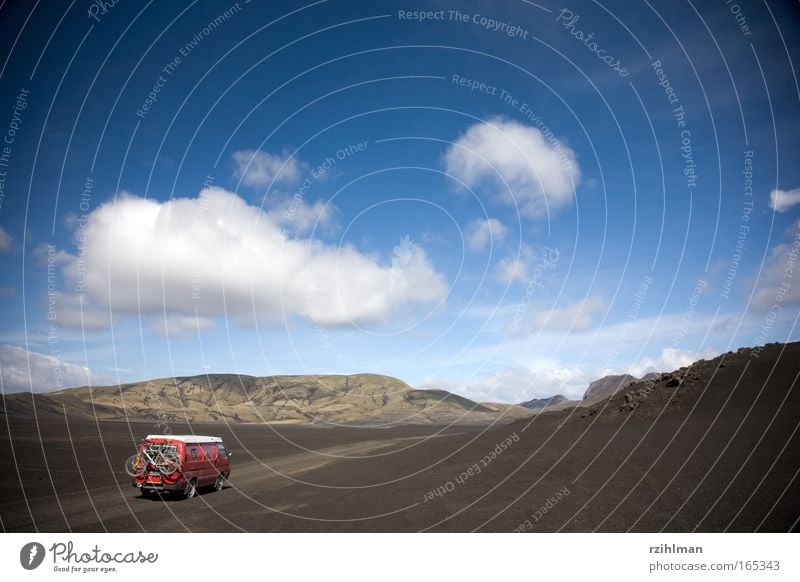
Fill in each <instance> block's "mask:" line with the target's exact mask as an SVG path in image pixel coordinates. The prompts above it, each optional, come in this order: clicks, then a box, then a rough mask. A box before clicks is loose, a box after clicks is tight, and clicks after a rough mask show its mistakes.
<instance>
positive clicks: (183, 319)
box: [150, 314, 214, 337]
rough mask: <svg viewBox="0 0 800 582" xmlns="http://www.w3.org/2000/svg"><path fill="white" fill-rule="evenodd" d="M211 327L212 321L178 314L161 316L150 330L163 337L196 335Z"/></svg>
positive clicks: (152, 324)
mask: <svg viewBox="0 0 800 582" xmlns="http://www.w3.org/2000/svg"><path fill="white" fill-rule="evenodd" d="M212 327H214V320H213V319H210V318H208V317H197V316H195V315H180V314H171V315H167V316H166V317H163V316H162V317H159V318H157V319H155V320H154V321H153V322H151V324H150V329H152V330H153V331H154V332H156V333H157V334H160V335H163V336H165V337H177V336H186V335H197V333H198V332H200V331H203V330H204V329H210V328H212Z"/></svg>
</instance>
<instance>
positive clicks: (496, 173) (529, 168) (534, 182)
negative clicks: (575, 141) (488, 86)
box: [445, 117, 580, 218]
mask: <svg viewBox="0 0 800 582" xmlns="http://www.w3.org/2000/svg"><path fill="white" fill-rule="evenodd" d="M445 166H446V169H447V172H448V173H449V174H450V175H452V176H453V177H454V178H456V179H458V180H460V181H461V182H463V183H464V184H466V185H467V186H468V187H470V188H477V189H486V188H491V190H492V192H493V193H494V194H495V196H496V198H497V199H499V200H501V201H503V202H505V203H507V204H513V205H516V206H517V207H518V208H519V211H520V212H521V213H522V214H523V215H525V216H528V217H531V218H537V217H542V216H546V215H548V214H552V213H553V212H554V211H556V210H558V209H560V208H563V207H565V206H568V205H569V204H570V203H571V202H572V200H573V198H574V196H575V187H576V185H577V184H578V182H579V181H580V170H579V168H578V163H577V160H576V158H575V152H573V151H572V150H571V149H570V148H569V147H567V146H565V145H564V144H562V143H561V142H559V141H558V140H557V139H556V138H555V136H553V135H552V133H550V132H548V133H547V134H544V133H542V132H541V131H540V130H539V129H537V128H535V127H532V126H528V125H525V124H522V123H518V122H516V121H513V120H510V119H506V118H503V117H493V118H490V119H488V120H486V121H485V122H481V123H477V124H475V125H473V126H472V127H470V128H469V129H467V131H466V132H465V133H464V134H463V135H462V136H461V137H459V138H458V139H457V140H456V141H455V142H454V143H453V145H451V146H450V147H449V148H448V150H447V152H446V153H445Z"/></svg>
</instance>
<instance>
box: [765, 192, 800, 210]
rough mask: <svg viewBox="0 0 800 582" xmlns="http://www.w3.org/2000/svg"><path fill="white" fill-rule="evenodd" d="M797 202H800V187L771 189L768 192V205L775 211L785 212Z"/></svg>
mask: <svg viewBox="0 0 800 582" xmlns="http://www.w3.org/2000/svg"><path fill="white" fill-rule="evenodd" d="M797 204H800V188H795V189H794V190H773V191H772V192H770V193H769V207H770V208H772V209H773V210H774V211H776V212H786V211H787V210H789V209H790V208H791V207H792V206H796V205H797Z"/></svg>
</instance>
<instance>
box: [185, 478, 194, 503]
mask: <svg viewBox="0 0 800 582" xmlns="http://www.w3.org/2000/svg"><path fill="white" fill-rule="evenodd" d="M195 495H197V479H192V480H191V481H189V482H188V483H187V484H186V489H184V490H183V496H184V497H185V498H186V499H191V498H192V497H194V496H195Z"/></svg>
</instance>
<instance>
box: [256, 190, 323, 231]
mask: <svg viewBox="0 0 800 582" xmlns="http://www.w3.org/2000/svg"><path fill="white" fill-rule="evenodd" d="M336 212H337V209H336V207H335V206H334V205H333V204H330V203H327V204H326V203H325V202H322V201H321V200H317V201H316V202H314V203H313V204H307V203H306V202H305V201H304V200H303V199H302V198H301V197H299V195H298V196H295V197H291V198H285V199H282V200H279V201H277V202H276V203H274V204H272V205H271V206H270V208H269V209H268V210H267V217H268V218H269V220H270V221H271V222H272V223H273V224H276V225H278V226H280V227H282V228H285V229H286V230H288V231H289V232H290V233H291V234H295V235H302V234H308V233H310V232H312V231H313V232H317V233H329V232H331V231H333V230H335V229H336Z"/></svg>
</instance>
